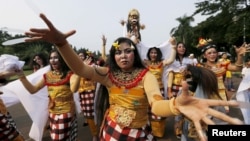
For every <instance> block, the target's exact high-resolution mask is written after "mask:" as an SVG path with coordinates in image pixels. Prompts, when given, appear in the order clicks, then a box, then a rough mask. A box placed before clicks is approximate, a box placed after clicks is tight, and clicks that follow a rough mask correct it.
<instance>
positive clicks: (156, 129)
mask: <svg viewBox="0 0 250 141" xmlns="http://www.w3.org/2000/svg"><path fill="white" fill-rule="evenodd" d="M148 69H149V71H150V72H151V73H152V74H153V75H154V76H155V77H156V79H157V82H158V84H159V87H160V90H161V94H162V96H163V97H164V86H163V81H162V75H163V63H162V62H160V63H155V64H153V63H151V64H148ZM149 116H150V117H149V119H150V123H151V128H152V132H153V135H154V136H157V137H163V136H164V133H165V127H166V118H165V117H160V116H156V115H154V114H153V113H151V112H150V113H149Z"/></svg>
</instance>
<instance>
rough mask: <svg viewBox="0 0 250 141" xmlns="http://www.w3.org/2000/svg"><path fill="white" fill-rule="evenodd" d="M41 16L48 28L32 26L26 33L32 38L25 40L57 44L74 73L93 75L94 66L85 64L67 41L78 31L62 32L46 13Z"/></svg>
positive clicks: (85, 75) (86, 75) (83, 75)
mask: <svg viewBox="0 0 250 141" xmlns="http://www.w3.org/2000/svg"><path fill="white" fill-rule="evenodd" d="M40 17H41V18H42V20H43V21H44V22H45V23H46V24H47V26H48V28H46V29H38V28H31V29H30V31H29V32H26V33H25V34H26V35H28V36H29V37H31V38H30V39H27V40H25V41H26V42H32V41H40V40H43V41H47V42H49V43H52V44H55V45H56V47H57V48H58V51H59V52H60V54H61V55H62V57H63V59H64V60H65V62H66V63H67V64H68V66H69V67H70V69H71V70H72V71H73V72H74V73H76V74H77V75H79V76H81V77H85V78H90V77H91V76H93V73H94V70H93V69H94V68H93V67H90V66H88V65H85V64H84V63H83V62H82V60H81V59H80V57H78V55H77V54H76V52H75V51H74V50H73V49H72V48H71V46H70V44H69V43H68V41H67V38H68V37H70V36H71V35H73V34H75V32H76V31H75V30H71V31H69V32H66V33H62V32H61V31H59V30H58V29H57V28H56V27H54V25H53V24H52V23H51V21H50V20H49V19H48V18H47V17H46V16H45V15H44V14H40Z"/></svg>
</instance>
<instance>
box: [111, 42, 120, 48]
mask: <svg viewBox="0 0 250 141" xmlns="http://www.w3.org/2000/svg"><path fill="white" fill-rule="evenodd" d="M112 46H113V47H114V48H115V50H118V49H119V48H120V45H119V43H118V41H116V42H114V43H113V44H112Z"/></svg>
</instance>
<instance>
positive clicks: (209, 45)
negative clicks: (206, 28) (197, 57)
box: [200, 43, 217, 54]
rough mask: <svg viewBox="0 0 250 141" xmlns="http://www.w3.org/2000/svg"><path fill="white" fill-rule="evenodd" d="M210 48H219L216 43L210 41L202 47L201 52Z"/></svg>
mask: <svg viewBox="0 0 250 141" xmlns="http://www.w3.org/2000/svg"><path fill="white" fill-rule="evenodd" d="M210 48H215V49H216V50H217V47H216V45H215V44H212V43H209V44H207V45H205V46H203V47H200V50H201V53H202V54H203V53H205V52H206V51H207V50H208V49H210Z"/></svg>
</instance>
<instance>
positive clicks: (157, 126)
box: [144, 38, 176, 138]
mask: <svg viewBox="0 0 250 141" xmlns="http://www.w3.org/2000/svg"><path fill="white" fill-rule="evenodd" d="M170 43H171V46H172V50H171V56H169V58H167V59H165V60H163V56H162V52H161V50H160V48H157V47H151V48H149V49H148V52H147V59H144V63H145V65H146V66H147V68H148V69H149V71H150V72H151V73H152V74H153V75H154V76H155V77H156V79H157V82H158V84H159V87H160V91H161V95H162V96H163V97H164V87H163V81H162V76H163V70H164V67H165V66H167V65H169V64H171V63H173V62H174V58H175V55H176V45H175V44H176V43H175V39H174V38H172V39H171V40H170ZM149 119H150V124H151V128H152V132H153V135H154V136H156V137H160V138H161V137H163V136H164V133H165V127H166V118H165V117H160V116H156V115H155V114H153V113H151V110H149Z"/></svg>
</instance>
